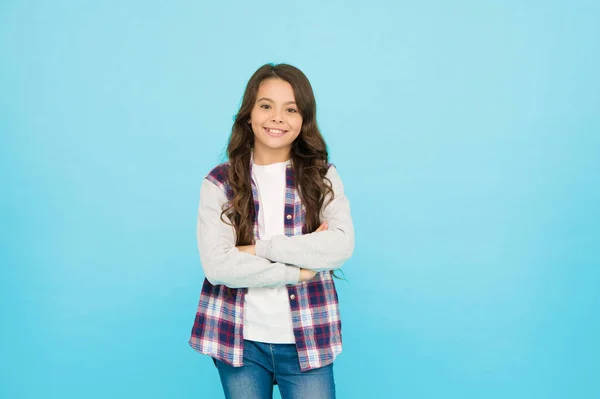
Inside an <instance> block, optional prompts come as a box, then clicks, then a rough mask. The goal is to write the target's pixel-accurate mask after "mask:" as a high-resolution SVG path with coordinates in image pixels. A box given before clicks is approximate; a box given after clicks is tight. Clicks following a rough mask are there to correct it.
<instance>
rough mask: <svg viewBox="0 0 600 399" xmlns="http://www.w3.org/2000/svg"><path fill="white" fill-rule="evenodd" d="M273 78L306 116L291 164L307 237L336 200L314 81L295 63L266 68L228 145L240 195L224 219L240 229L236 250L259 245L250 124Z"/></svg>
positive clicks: (251, 87)
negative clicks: (260, 92) (281, 82)
mask: <svg viewBox="0 0 600 399" xmlns="http://www.w3.org/2000/svg"><path fill="white" fill-rule="evenodd" d="M270 78H279V79H283V80H285V81H286V82H288V83H289V84H290V85H291V86H292V88H293V90H294V96H295V99H296V105H297V106H298V111H299V112H300V115H302V128H301V129H300V134H299V135H298V137H297V138H296V140H294V142H293V143H292V149H291V163H292V168H293V171H294V177H295V179H294V180H295V185H296V187H295V188H296V189H297V190H298V193H299V194H300V198H301V200H302V204H303V205H304V207H305V210H306V215H305V221H304V225H303V227H302V232H303V233H304V234H307V233H312V232H314V231H315V230H316V229H317V228H318V227H319V225H320V224H321V220H320V217H319V213H320V210H321V209H322V207H323V206H324V205H327V204H324V201H325V198H327V196H328V195H329V199H328V203H329V202H330V201H332V200H333V197H334V193H333V189H332V185H331V181H330V180H329V179H328V178H326V177H325V175H326V173H327V169H328V159H329V155H328V152H327V145H326V143H325V140H324V139H323V136H322V135H321V132H320V130H319V127H318V125H317V118H316V116H317V105H316V101H315V96H314V93H313V90H312V87H311V85H310V82H309V81H308V78H307V77H306V76H305V75H304V73H303V72H302V71H301V70H300V69H298V68H296V67H294V66H292V65H289V64H272V63H270V64H265V65H263V66H261V67H260V68H258V70H256V72H254V74H253V75H252V77H251V78H250V80H249V81H248V84H247V85H246V90H245V91H244V97H243V99H242V104H241V106H240V109H239V111H238V113H237V115H236V116H235V121H234V123H233V127H232V129H231V135H230V137H229V142H228V144H227V158H228V159H229V164H230V167H229V182H230V184H231V188H232V190H233V193H234V196H233V199H232V200H231V201H229V203H228V206H226V207H225V209H224V210H223V212H222V213H221V219H222V220H224V216H227V218H228V219H229V220H230V222H231V223H230V224H232V225H233V226H234V227H235V232H236V246H238V245H252V244H254V222H253V221H254V217H255V215H254V212H255V210H254V201H253V197H252V188H251V183H250V157H251V154H252V150H253V148H254V132H253V131H252V127H251V125H250V124H248V120H249V119H250V114H251V112H252V109H253V107H254V105H255V102H256V95H257V93H258V88H259V86H260V84H261V83H262V82H263V81H264V80H265V79H270ZM226 223H227V222H226ZM332 274H333V273H332Z"/></svg>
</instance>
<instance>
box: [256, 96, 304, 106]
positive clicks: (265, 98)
mask: <svg viewBox="0 0 600 399" xmlns="http://www.w3.org/2000/svg"><path fill="white" fill-rule="evenodd" d="M260 100H266V101H270V102H272V103H274V102H275V101H273V100H271V99H270V98H267V97H261V98H259V99H258V100H256V102H259V101H260ZM285 104H296V103H295V102H294V101H287V102H285V103H283V105H285Z"/></svg>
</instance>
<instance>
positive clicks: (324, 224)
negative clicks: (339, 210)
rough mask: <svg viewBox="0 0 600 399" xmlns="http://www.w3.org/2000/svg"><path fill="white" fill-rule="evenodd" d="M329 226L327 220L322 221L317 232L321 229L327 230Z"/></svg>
mask: <svg viewBox="0 0 600 399" xmlns="http://www.w3.org/2000/svg"><path fill="white" fill-rule="evenodd" d="M327 228H329V225H328V224H327V221H324V222H323V223H321V225H320V226H319V227H318V228H317V229H316V230H315V233H318V232H319V231H325V230H327Z"/></svg>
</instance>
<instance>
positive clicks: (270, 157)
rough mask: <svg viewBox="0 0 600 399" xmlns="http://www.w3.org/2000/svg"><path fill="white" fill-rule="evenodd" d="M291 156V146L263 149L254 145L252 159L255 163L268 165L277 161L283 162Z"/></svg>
mask: <svg viewBox="0 0 600 399" xmlns="http://www.w3.org/2000/svg"><path fill="white" fill-rule="evenodd" d="M291 156H292V153H291V148H281V149H277V150H273V149H271V148H269V149H268V151H265V150H264V149H262V148H259V147H258V146H254V155H253V160H254V163H255V164H256V165H270V164H273V163H278V162H285V161H287V160H289V159H290V157H291Z"/></svg>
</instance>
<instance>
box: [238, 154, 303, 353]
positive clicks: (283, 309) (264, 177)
mask: <svg viewBox="0 0 600 399" xmlns="http://www.w3.org/2000/svg"><path fill="white" fill-rule="evenodd" d="M289 163H290V161H289V160H288V161H286V162H278V163H274V164H270V165H256V164H253V165H252V177H253V178H254V182H255V183H256V187H257V189H258V195H259V201H260V208H259V210H258V232H259V236H260V239H261V240H268V239H270V238H271V237H273V236H276V235H283V234H284V214H285V212H284V211H285V171H286V166H287V165H288V164H289ZM244 339H247V340H250V341H258V342H268V343H277V344H291V343H295V342H296V340H295V338H294V331H293V325H292V311H291V309H290V302H289V298H288V291H287V288H286V287H285V286H282V287H275V288H267V287H260V288H248V292H247V293H246V295H245V302H244Z"/></svg>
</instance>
